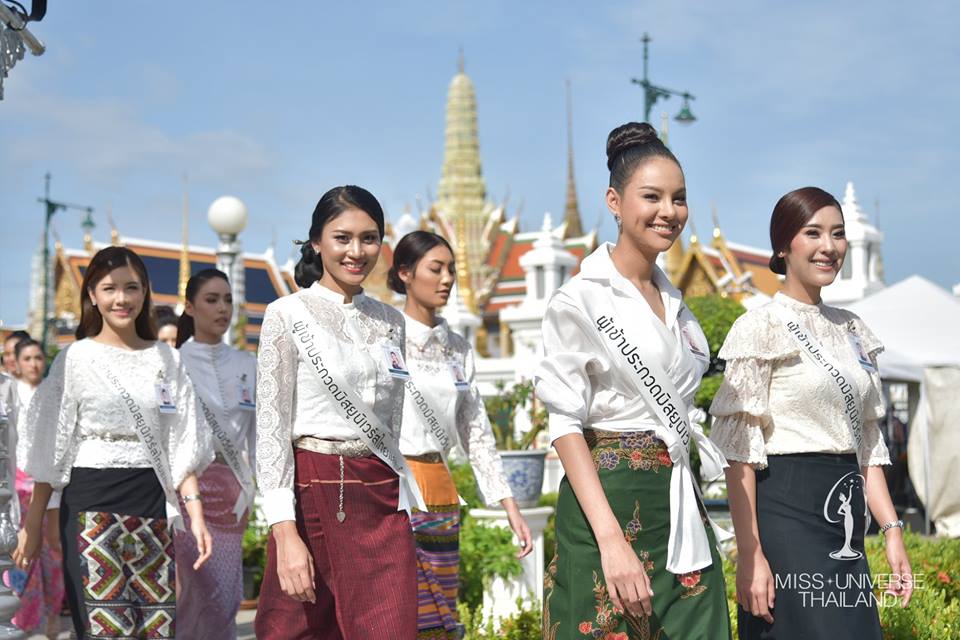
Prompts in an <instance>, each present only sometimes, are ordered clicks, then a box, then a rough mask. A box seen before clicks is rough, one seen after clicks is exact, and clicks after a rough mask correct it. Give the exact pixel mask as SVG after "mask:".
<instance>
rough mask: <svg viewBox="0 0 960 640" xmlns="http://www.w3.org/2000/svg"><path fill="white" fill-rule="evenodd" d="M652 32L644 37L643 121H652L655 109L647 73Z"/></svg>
mask: <svg viewBox="0 0 960 640" xmlns="http://www.w3.org/2000/svg"><path fill="white" fill-rule="evenodd" d="M651 39H652V38H650V34H648V33H644V34H643V38H641V39H640V40H641V41H642V42H643V121H644V122H650V111H651V110H652V109H653V103H654V100H655V99H651V96H650V78H649V76H648V75H647V67H648V65H649V60H650V40H651Z"/></svg>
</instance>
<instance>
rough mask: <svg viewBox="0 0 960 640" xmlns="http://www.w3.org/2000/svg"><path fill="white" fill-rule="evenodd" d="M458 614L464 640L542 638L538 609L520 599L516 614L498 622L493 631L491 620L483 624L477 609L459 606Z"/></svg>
mask: <svg viewBox="0 0 960 640" xmlns="http://www.w3.org/2000/svg"><path fill="white" fill-rule="evenodd" d="M458 612H459V614H460V620H461V621H462V622H463V626H464V627H465V629H466V635H464V640H540V638H541V637H542V633H543V632H542V630H541V624H540V616H541V613H540V609H539V608H538V607H536V606H535V605H534V604H533V603H525V602H524V601H523V600H522V599H518V600H517V613H514V614H513V615H511V616H509V617H507V618H504V619H503V620H501V621H500V625H499V627H500V628H499V630H494V625H493V621H492V620H490V621H487V624H485V625H484V624H483V619H482V616H481V615H480V611H479V609H470V608H469V607H467V606H466V605H464V604H460V605H459V606H458Z"/></svg>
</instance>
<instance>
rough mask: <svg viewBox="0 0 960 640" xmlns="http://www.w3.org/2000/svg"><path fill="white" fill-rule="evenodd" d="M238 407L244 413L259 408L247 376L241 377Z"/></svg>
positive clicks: (238, 387) (238, 385)
mask: <svg viewBox="0 0 960 640" xmlns="http://www.w3.org/2000/svg"><path fill="white" fill-rule="evenodd" d="M237 405H238V406H239V407H240V408H241V409H243V410H244V411H254V410H256V408H257V403H256V401H254V399H253V390H252V389H251V388H250V383H249V382H247V374H243V375H242V376H240V382H239V383H238V384H237Z"/></svg>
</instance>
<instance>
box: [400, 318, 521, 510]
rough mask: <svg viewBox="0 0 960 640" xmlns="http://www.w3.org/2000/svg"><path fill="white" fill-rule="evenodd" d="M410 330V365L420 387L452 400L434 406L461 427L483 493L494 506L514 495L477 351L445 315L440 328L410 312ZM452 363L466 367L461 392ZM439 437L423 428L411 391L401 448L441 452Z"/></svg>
mask: <svg viewBox="0 0 960 640" xmlns="http://www.w3.org/2000/svg"><path fill="white" fill-rule="evenodd" d="M404 320H405V321H406V333H407V367H408V368H409V370H410V375H411V376H412V377H413V382H414V384H415V385H416V386H417V389H419V390H421V391H423V392H424V393H427V392H429V395H430V396H431V397H435V398H442V399H443V400H444V401H446V400H447V399H450V400H451V401H450V402H448V403H447V404H444V405H441V406H439V407H432V408H433V409H434V410H435V411H437V412H439V413H440V414H441V416H440V420H441V421H442V422H443V423H444V424H453V425H456V433H457V436H458V439H459V442H458V444H459V445H460V446H461V447H462V448H463V450H464V451H465V452H466V454H467V457H468V458H469V460H470V465H471V466H472V468H473V473H474V475H475V476H476V478H477V484H478V485H479V487H480V493H482V494H483V497H484V500H486V502H487V504H489V505H496V504H499V502H500V501H501V500H503V499H504V498H509V497H511V496H512V495H513V493H512V492H511V491H510V487H509V486H508V485H507V480H506V478H505V477H504V474H503V463H502V462H501V460H500V454H499V453H497V445H496V441H495V439H494V437H493V430H492V429H491V427H490V420H489V419H488V418H487V410H486V407H485V406H484V404H483V398H482V397H481V396H480V391H479V390H478V389H477V385H476V383H475V382H474V376H475V374H476V370H475V363H474V357H475V356H474V353H473V349H471V348H470V344H469V343H468V342H467V341H466V340H464V339H463V338H462V337H461V336H459V335H458V334H456V333H454V332H453V331H451V330H450V327H449V326H448V325H447V322H446V321H445V320H443V319H442V318H440V319H439V323H438V324H437V325H436V326H434V327H428V326H427V325H425V324H423V323H422V322H418V321H416V320H414V319H413V318H411V317H409V316H407V315H404ZM451 363H456V364H457V365H458V366H459V367H460V368H461V370H462V371H463V373H464V375H465V378H466V381H467V382H468V383H469V387H468V388H465V389H463V390H459V389H458V388H457V386H456V384H455V381H454V372H453V370H452V369H451ZM438 448H439V447H438V445H437V442H436V440H435V439H434V438H432V437H431V436H430V434H429V433H427V430H426V428H425V427H424V426H423V422H422V418H421V417H420V415H419V413H418V410H417V408H416V406H414V403H413V400H412V399H411V396H410V394H407V395H406V398H405V400H404V404H403V428H402V430H401V436H400V452H401V453H403V454H404V455H408V456H409V455H422V454H425V453H433V452H438Z"/></svg>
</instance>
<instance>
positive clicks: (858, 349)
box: [847, 333, 876, 373]
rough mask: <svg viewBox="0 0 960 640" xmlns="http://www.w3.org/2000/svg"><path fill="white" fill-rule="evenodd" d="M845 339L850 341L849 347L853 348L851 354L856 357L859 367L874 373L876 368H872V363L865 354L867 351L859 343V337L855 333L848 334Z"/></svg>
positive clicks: (861, 343)
mask: <svg viewBox="0 0 960 640" xmlns="http://www.w3.org/2000/svg"><path fill="white" fill-rule="evenodd" d="M847 339H848V340H850V346H851V347H853V353H854V354H856V356H857V362H859V363H860V366H861V367H863V368H864V369H866V370H867V371H869V372H870V373H874V372H875V371H876V368H875V367H874V366H873V361H872V360H870V355H869V354H868V353H867V350H866V349H864V348H863V342H861V341H860V336H858V335H857V334H855V333H848V334H847Z"/></svg>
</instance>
